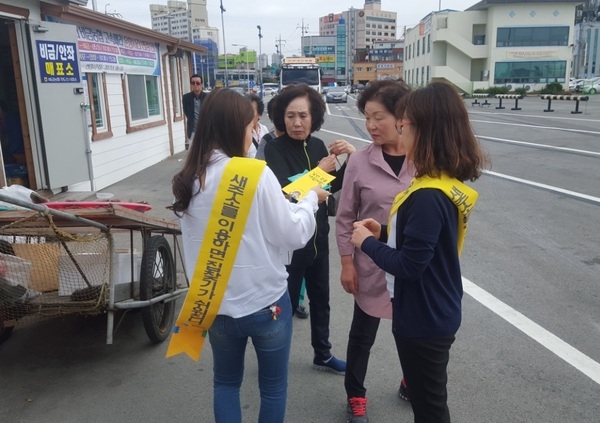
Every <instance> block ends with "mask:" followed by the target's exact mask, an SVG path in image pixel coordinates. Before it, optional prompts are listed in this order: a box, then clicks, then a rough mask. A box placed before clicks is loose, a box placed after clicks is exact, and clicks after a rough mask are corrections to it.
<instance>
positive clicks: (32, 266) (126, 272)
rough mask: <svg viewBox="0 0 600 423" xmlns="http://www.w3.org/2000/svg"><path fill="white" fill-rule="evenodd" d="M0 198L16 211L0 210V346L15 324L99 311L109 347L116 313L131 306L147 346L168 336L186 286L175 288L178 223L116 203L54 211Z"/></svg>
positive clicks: (41, 205) (2, 196)
mask: <svg viewBox="0 0 600 423" xmlns="http://www.w3.org/2000/svg"><path fill="white" fill-rule="evenodd" d="M0 201H3V202H5V203H9V204H13V205H15V206H19V209H18V210H12V209H9V210H3V211H0V343H1V342H2V341H4V340H5V339H7V338H8V336H9V335H10V333H11V331H12V329H13V328H14V327H15V325H16V324H17V323H18V324H19V325H21V324H25V323H27V322H34V321H36V320H39V319H42V318H51V317H57V316H62V315H66V314H73V313H78V314H83V315H97V314H104V313H105V314H106V316H107V330H106V343H107V344H112V342H113V334H114V332H115V330H116V328H115V314H116V312H117V311H119V310H124V311H125V312H126V311H128V310H131V309H141V313H142V320H143V323H144V328H145V330H146V333H147V335H148V337H149V338H150V340H151V341H152V342H155V343H159V342H162V341H164V340H165V339H167V338H168V337H169V335H170V333H171V329H172V327H173V322H174V317H175V308H176V303H175V300H176V299H177V298H178V297H180V296H182V295H184V294H185V293H186V292H187V290H188V287H189V282H188V281H187V279H186V284H185V286H179V285H178V284H177V271H176V262H177V258H178V257H177V252H178V251H179V249H178V238H177V236H178V235H180V234H181V232H180V229H179V225H178V224H177V223H175V222H171V221H167V220H164V219H160V218H156V217H152V216H150V215H147V214H145V213H142V212H140V211H136V210H131V209H129V208H126V207H123V206H120V205H119V203H110V204H108V205H106V206H102V207H100V208H86V209H78V208H73V209H68V210H65V211H59V210H52V209H50V208H48V207H47V206H44V205H43V204H33V203H28V202H25V201H21V200H17V199H14V198H12V197H9V196H6V195H4V194H0ZM73 204H74V206H75V205H76V203H73ZM136 233H137V234H139V235H140V236H141V245H142V252H141V254H140V253H138V252H136V251H135V248H134V244H135V243H137V244H138V245H139V244H140V241H139V237H135V242H134V234H136ZM127 235H129V236H128V237H127ZM171 237H172V244H173V246H174V251H175V254H173V252H172V250H171V245H170V243H169V239H171ZM127 238H128V239H127ZM117 243H121V244H125V245H127V244H128V245H129V248H128V249H118V248H116V247H115V246H116V245H117ZM179 261H180V262H182V260H181V255H180V257H179ZM125 312H124V313H123V316H122V317H121V319H122V318H123V317H124V315H125V314H126V313H125ZM119 323H120V321H119ZM116 327H117V328H118V324H117V325H116Z"/></svg>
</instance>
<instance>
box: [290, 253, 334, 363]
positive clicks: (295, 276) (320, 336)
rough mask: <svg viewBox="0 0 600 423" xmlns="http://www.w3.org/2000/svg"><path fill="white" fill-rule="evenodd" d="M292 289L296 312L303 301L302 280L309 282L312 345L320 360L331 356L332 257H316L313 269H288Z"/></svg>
mask: <svg viewBox="0 0 600 423" xmlns="http://www.w3.org/2000/svg"><path fill="white" fill-rule="evenodd" d="M286 269H287V272H288V274H289V276H288V290H289V292H290V300H291V301H292V311H293V312H294V313H295V312H296V309H297V308H298V302H299V300H300V288H301V286H302V278H304V280H305V281H306V294H307V295H308V305H309V311H310V338H311V345H312V347H313V349H314V351H315V356H316V357H317V358H318V359H321V360H326V359H328V358H329V357H330V356H331V344H330V343H329V255H328V254H324V255H323V256H320V257H317V258H315V260H314V261H313V262H312V264H311V265H310V266H306V267H298V266H286Z"/></svg>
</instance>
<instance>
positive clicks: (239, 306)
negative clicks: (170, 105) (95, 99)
mask: <svg viewBox="0 0 600 423" xmlns="http://www.w3.org/2000/svg"><path fill="white" fill-rule="evenodd" d="M253 117H254V112H253V110H252V106H251V105H250V101H249V100H248V99H246V98H244V97H242V96H240V95H239V94H237V93H236V92H234V91H231V90H228V89H216V90H213V91H212V92H211V93H210V94H209V95H208V96H207V97H206V99H205V100H204V104H203V107H202V109H201V110H200V119H199V123H198V127H197V128H196V132H195V136H194V141H193V143H192V145H191V147H190V150H189V153H188V155H187V158H186V161H185V164H184V166H183V169H182V170H181V171H180V172H179V173H178V174H176V175H175V177H174V178H173V194H174V196H175V200H174V203H173V205H172V208H173V210H174V211H175V213H176V214H177V216H179V218H180V224H181V232H182V238H183V253H184V257H185V270H186V274H187V276H188V277H189V279H190V280H191V281H192V283H191V286H190V290H189V292H188V294H187V296H186V300H185V303H184V307H183V308H182V315H180V318H179V319H178V322H177V325H176V328H175V330H174V331H173V332H174V333H173V335H172V339H171V345H173V344H174V343H175V344H177V343H178V341H177V340H178V339H183V338H180V336H183V335H182V332H186V331H187V330H188V327H189V326H194V328H195V329H198V331H197V332H196V333H194V334H192V335H194V336H195V337H196V338H195V339H193V341H197V340H198V339H199V338H202V336H203V335H202V333H203V332H204V331H206V330H208V338H209V341H210V345H211V347H212V351H213V371H214V384H213V385H214V388H213V389H214V414H215V421H216V422H217V423H221V422H223V423H231V422H241V421H242V417H241V406H240V386H241V384H242V380H243V376H244V355H245V350H246V345H247V344H248V338H249V337H250V338H251V339H252V345H253V346H254V349H255V351H256V356H257V359H258V385H259V389H260V397H261V405H260V414H259V416H258V419H257V420H258V421H259V422H262V423H271V422H283V421H284V416H285V407H286V398H287V378H288V362H289V354H290V344H291V336H292V308H291V303H290V299H289V295H288V293H287V283H286V277H287V273H286V271H285V267H284V265H283V263H282V262H281V259H280V258H279V253H280V251H281V250H284V251H289V250H293V249H294V248H299V247H301V246H302V245H304V244H305V243H306V242H307V241H308V239H309V238H310V237H311V236H312V234H313V232H314V229H315V218H314V213H315V212H316V210H317V208H318V202H323V201H324V200H325V199H326V198H327V196H328V193H327V192H326V191H324V190H323V189H321V188H319V187H317V188H314V189H313V191H311V192H309V193H308V195H306V197H304V198H303V199H301V200H300V201H299V202H298V203H297V204H290V203H289V202H288V201H287V200H286V199H285V198H284V196H283V195H282V194H281V191H280V186H279V183H278V181H277V178H276V177H275V175H273V172H272V171H271V170H270V169H269V168H267V167H266V166H265V163H264V162H263V161H260V160H255V159H251V158H245V156H246V154H247V152H248V149H249V148H250V145H252V121H253ZM207 263H209V264H207ZM211 269H212V270H211ZM190 296H191V297H190ZM204 298H208V299H207V300H205V299H204ZM188 299H191V301H192V302H193V303H192V304H193V305H194V306H195V307H194V309H193V311H194V312H195V314H194V315H193V316H191V317H190V318H189V319H185V324H180V319H182V316H183V313H184V312H185V310H186V307H187V304H188ZM198 304H203V306H202V307H201V309H202V312H203V313H204V314H202V313H200V311H198V307H200V306H198ZM201 319H204V320H201ZM197 320H198V321H199V323H197V324H196V321H197ZM190 322H191V323H190ZM190 330H192V329H190ZM174 341H175V342H174ZM171 345H169V352H168V353H167V355H168V356H170V355H174V354H177V353H178V352H179V351H175V352H174V353H173V354H170V351H171ZM200 348H201V345H200ZM174 349H175V348H174ZM186 352H187V351H186ZM196 353H197V356H198V357H199V354H200V352H199V351H197V352H196Z"/></svg>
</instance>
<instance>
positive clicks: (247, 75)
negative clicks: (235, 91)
mask: <svg viewBox="0 0 600 423" xmlns="http://www.w3.org/2000/svg"><path fill="white" fill-rule="evenodd" d="M232 46H235V47H244V48H245V49H246V85H247V87H248V91H250V70H248V46H247V45H246V44H232Z"/></svg>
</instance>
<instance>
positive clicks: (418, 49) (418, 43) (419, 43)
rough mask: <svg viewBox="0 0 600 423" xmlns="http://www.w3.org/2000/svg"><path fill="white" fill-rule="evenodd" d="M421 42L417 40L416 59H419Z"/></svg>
mask: <svg viewBox="0 0 600 423" xmlns="http://www.w3.org/2000/svg"><path fill="white" fill-rule="evenodd" d="M420 45H421V40H417V57H419V52H420V51H421V47H420Z"/></svg>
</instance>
